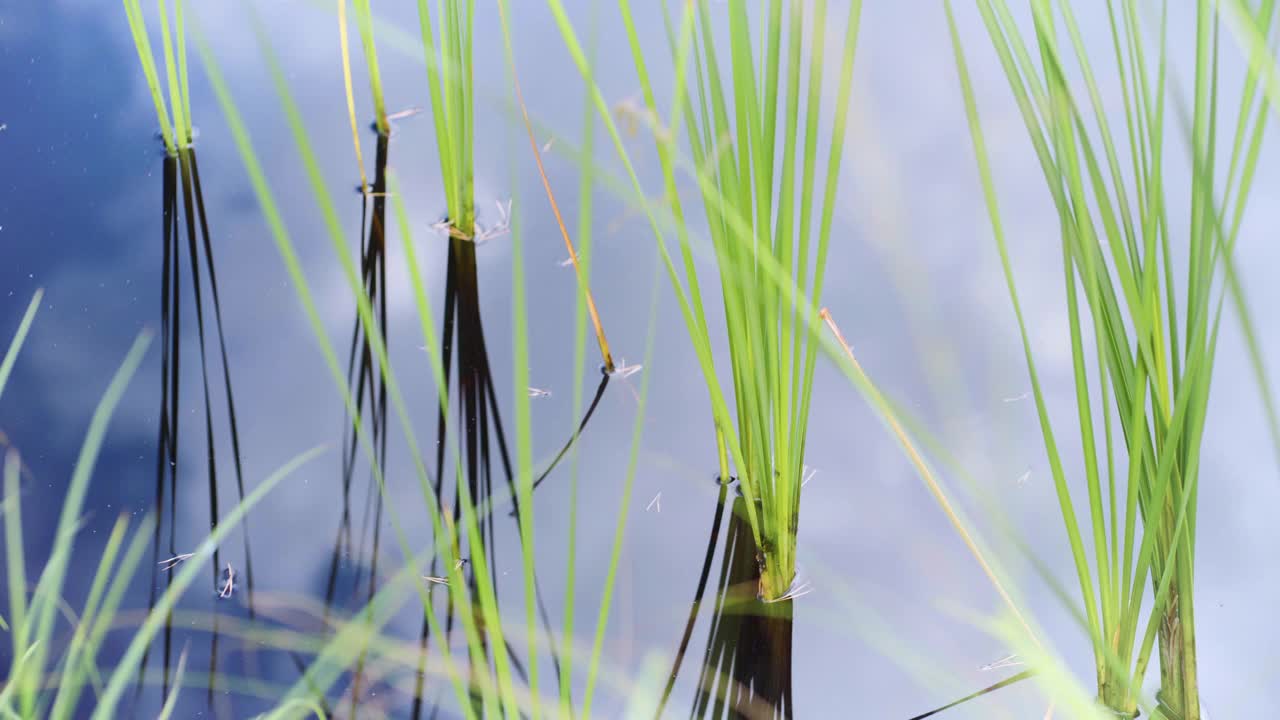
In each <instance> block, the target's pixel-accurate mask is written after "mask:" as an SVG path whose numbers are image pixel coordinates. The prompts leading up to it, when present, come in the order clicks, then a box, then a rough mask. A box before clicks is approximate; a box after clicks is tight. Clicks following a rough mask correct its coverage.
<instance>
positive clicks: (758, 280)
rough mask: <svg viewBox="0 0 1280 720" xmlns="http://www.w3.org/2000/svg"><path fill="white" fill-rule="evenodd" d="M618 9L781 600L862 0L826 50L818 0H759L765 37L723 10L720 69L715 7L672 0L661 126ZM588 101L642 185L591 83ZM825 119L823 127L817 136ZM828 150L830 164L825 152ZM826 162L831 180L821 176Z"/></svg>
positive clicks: (690, 300) (676, 274) (626, 6)
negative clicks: (720, 354)
mask: <svg viewBox="0 0 1280 720" xmlns="http://www.w3.org/2000/svg"><path fill="white" fill-rule="evenodd" d="M548 4H549V5H550V6H551V8H552V11H553V12H554V13H555V15H556V17H557V20H558V22H559V25H560V28H561V31H562V34H563V36H564V38H565V40H566V43H567V44H568V46H569V49H570V51H571V53H572V54H573V56H574V58H575V60H576V61H577V63H578V65H579V69H580V70H581V72H582V73H583V76H584V78H587V79H588V81H589V80H590V71H589V68H588V67H587V66H586V62H585V59H584V57H583V55H582V52H581V47H580V45H579V43H578V40H577V37H576V35H575V34H574V32H573V29H572V27H571V25H570V23H569V21H568V19H567V16H566V14H565V12H564V8H563V7H562V5H561V4H560V2H559V0H549V2H548ZM620 5H621V10H622V14H623V19H624V22H625V24H626V27H627V34H628V38H629V41H630V43H631V50H632V56H633V58H634V61H635V65H636V70H637V72H638V74H639V76H640V82H641V85H642V90H643V96H644V112H643V113H642V115H643V116H644V118H645V119H647V121H648V122H649V123H650V125H651V130H652V131H653V136H654V138H655V140H656V142H657V148H658V155H659V159H660V161H661V164H662V169H663V178H664V190H665V198H666V199H667V201H669V202H670V203H671V206H672V207H671V211H672V215H673V219H674V226H675V231H676V234H677V237H678V240H679V252H680V262H681V265H682V267H683V278H682V277H681V272H680V270H679V269H677V266H676V262H675V261H673V259H672V256H671V254H670V253H669V251H668V249H667V247H666V245H665V243H664V241H663V232H662V227H661V224H660V222H659V220H658V218H657V217H656V214H655V213H654V211H653V210H652V208H650V207H648V206H646V208H645V211H646V213H647V215H648V217H649V221H650V223H651V225H652V227H653V231H654V233H655V235H656V237H657V240H658V246H659V251H660V253H661V255H662V259H663V262H664V264H665V266H666V269H667V272H668V274H669V276H670V280H671V284H672V286H673V288H674V289H675V290H676V294H677V297H678V299H679V301H680V306H681V311H682V314H683V317H684V320H685V324H686V326H687V328H688V331H689V334H690V337H691V339H692V340H693V343H694V348H695V351H696V352H697V356H698V362H699V364H700V366H701V369H702V372H703V378H704V381H705V382H706V384H707V386H708V390H709V392H710V395H711V403H712V412H713V416H714V420H715V425H716V434H717V441H718V445H719V460H720V462H719V465H720V473H721V477H722V478H723V479H724V480H726V481H727V480H728V479H729V477H730V475H731V474H735V473H736V477H737V479H738V481H739V487H740V488H741V490H742V494H743V496H744V497H745V498H746V500H747V502H746V503H745V505H746V514H747V517H748V522H749V524H750V527H751V530H752V534H753V537H754V539H755V541H756V544H757V546H758V547H759V548H760V549H761V551H760V557H759V558H758V560H759V563H760V569H761V577H760V588H759V589H760V593H761V595H762V596H763V597H764V598H766V599H770V600H776V599H779V598H782V597H784V596H786V595H787V592H788V590H789V589H790V587H791V585H792V582H793V580H794V577H795V552H796V531H797V528H798V526H799V511H800V486H801V484H802V483H803V476H804V449H805V439H806V429H807V426H808V419H809V403H810V398H811V395H812V389H813V372H814V368H815V367H816V361H817V351H818V343H817V342H816V339H815V338H816V336H815V334H814V329H815V328H816V327H817V326H818V323H817V311H818V304H817V300H818V298H820V297H821V294H822V286H823V282H824V280H825V266H826V258H827V252H828V245H829V239H830V235H831V226H832V218H833V211H834V202H835V191H836V186H837V181H838V177H839V172H840V165H841V161H842V160H843V148H844V145H843V138H844V133H845V128H846V116H847V108H848V105H849V97H850V88H851V85H852V77H853V59H854V54H855V49H856V41H857V35H858V21H859V18H860V13H861V3H860V2H858V1H857V0H855V1H854V2H853V3H851V6H850V9H849V14H848V16H847V20H846V22H845V23H844V25H843V32H842V33H839V34H837V35H836V36H835V38H836V40H837V41H838V42H833V43H831V44H830V45H829V44H828V43H827V32H828V27H829V26H828V23H829V21H830V18H829V17H828V12H827V3H826V2H825V1H823V0H819V2H815V3H806V2H800V1H799V0H793V1H792V2H785V1H784V0H770V1H769V2H766V3H764V5H763V7H762V17H761V18H760V19H759V22H760V26H759V28H758V29H759V38H760V41H759V42H758V43H757V42H756V41H755V35H754V34H753V30H752V23H751V21H750V19H749V17H748V14H747V10H746V7H745V4H743V3H731V4H730V5H729V6H728V8H727V13H728V16H729V31H728V37H729V48H728V55H729V62H728V69H727V70H722V67H721V63H722V61H723V57H722V53H721V51H720V50H718V49H717V45H716V37H717V32H716V28H715V27H714V24H713V23H712V20H711V9H710V6H709V3H707V2H696V3H692V2H691V3H681V4H680V6H681V8H680V12H679V13H677V17H676V18H675V20H676V21H673V20H672V17H671V15H670V13H668V15H667V29H668V36H669V37H668V39H669V49H670V52H671V57H672V59H673V60H674V63H675V68H676V78H675V92H674V97H673V103H672V107H671V108H670V116H669V118H665V121H664V116H663V115H662V114H661V110H660V108H659V105H658V102H657V98H656V96H655V94H654V90H653V86H652V83H651V81H650V76H649V72H648V64H647V62H646V60H645V57H644V52H643V49H642V48H641V46H640V42H639V38H638V34H637V31H636V24H635V19H634V16H633V12H632V9H631V7H630V3H628V2H625V0H624V1H623V2H621V3H620ZM664 11H665V6H664ZM784 18H785V19H784ZM677 21H678V22H677ZM784 30H785V36H784ZM806 32H807V34H808V35H809V47H808V48H807V50H808V53H807V57H806V53H805V50H806V48H805V44H806V43H805V40H806ZM828 47H838V48H840V55H841V57H842V62H841V65H840V74H839V86H838V90H837V93H836V100H835V103H834V106H832V107H830V108H824V107H823V103H822V101H821V97H822V88H823V76H824V74H823V70H824V65H825V61H826V59H827V58H826V52H827V49H828ZM784 51H785V62H784V59H783V58H784ZM690 66H692V69H691V67H690ZM690 75H692V76H693V78H694V80H693V81H692V82H690V81H689V77H690ZM594 99H595V101H596V106H597V110H598V112H599V114H600V115H601V117H602V119H603V120H604V122H605V123H606V125H607V127H608V129H609V132H610V135H611V137H612V139H613V141H614V143H615V146H616V147H617V149H618V151H619V154H620V155H621V156H622V159H623V162H624V164H625V165H626V167H627V172H628V174H629V175H630V178H631V180H632V182H633V184H634V185H635V187H636V190H637V192H639V193H641V194H642V190H641V189H640V187H639V181H638V179H637V178H636V175H635V173H634V170H633V168H632V167H631V164H630V161H629V160H628V159H627V157H626V152H625V149H624V147H623V145H622V140H621V137H620V135H619V133H618V129H617V126H616V124H615V123H614V121H613V119H612V118H611V117H610V114H609V111H608V107H607V105H606V103H605V102H604V100H603V98H602V97H601V96H600V95H599V93H598V91H597V92H596V94H595V98H594ZM828 113H829V114H828ZM824 121H827V122H830V134H829V135H828V136H826V139H825V140H824V139H823V133H822V129H821V125H822V123H823V122H824ZM681 129H683V130H684V131H685V135H684V137H683V140H685V141H687V143H688V146H689V150H690V160H688V161H685V160H683V157H684V155H683V154H682V151H681V145H680V144H679V142H680V140H681V133H680V130H681ZM824 143H825V145H826V146H827V153H826V158H825V163H823V162H822V160H821V158H820V153H819V147H820V145H821V144H824ZM823 164H825V171H826V176H825V181H823V183H822V184H821V185H819V184H818V181H819V178H820V174H821V171H822V170H823V167H822V165H823ZM678 173H687V174H688V175H690V176H692V178H693V179H694V181H695V182H696V183H697V185H698V188H699V190H700V192H701V198H702V204H703V207H704V210H705V212H706V219H707V224H708V226H709V230H710V236H711V244H712V247H713V248H714V253H715V258H716V261H717V262H716V264H717V270H718V277H717V279H718V280H719V284H720V288H721V297H722V301H723V305H724V311H725V332H726V334H727V336H728V339H729V348H730V352H729V364H730V368H731V370H732V377H733V388H732V390H733V401H734V403H735V405H736V409H737V412H736V418H735V416H734V415H732V414H731V413H730V410H729V404H728V401H727V400H726V397H727V395H726V393H725V392H724V390H723V389H722V388H721V386H720V381H719V379H718V378H717V374H716V367H717V366H716V361H715V359H714V358H713V356H712V351H711V344H712V343H711V332H712V331H711V328H710V327H709V325H708V323H707V320H706V313H705V311H704V301H703V296H702V291H701V289H700V279H699V276H698V273H697V272H696V270H695V267H694V262H693V253H694V251H693V245H692V240H691V236H690V231H689V229H688V226H687V220H688V219H687V218H686V216H685V212H684V210H683V208H682V206H681V202H680V197H679V195H678V193H677V192H676V182H677V174H678Z"/></svg>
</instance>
